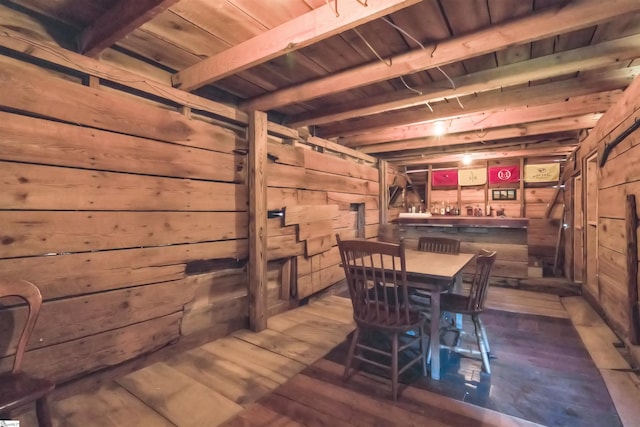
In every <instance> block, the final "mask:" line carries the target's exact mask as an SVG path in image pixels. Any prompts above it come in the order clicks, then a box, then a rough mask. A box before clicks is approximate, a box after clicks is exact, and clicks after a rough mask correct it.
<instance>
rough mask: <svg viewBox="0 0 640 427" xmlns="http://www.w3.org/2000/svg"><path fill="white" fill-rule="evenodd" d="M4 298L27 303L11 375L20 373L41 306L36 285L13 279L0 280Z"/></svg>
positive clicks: (0, 293) (40, 296)
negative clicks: (24, 320) (26, 311)
mask: <svg viewBox="0 0 640 427" xmlns="http://www.w3.org/2000/svg"><path fill="white" fill-rule="evenodd" d="M4 297H18V298H21V299H23V300H24V301H26V302H27V305H28V307H29V316H28V317H27V321H26V322H25V324H24V327H23V328H22V332H21V334H20V339H19V340H18V347H17V348H16V355H15V359H14V361H13V370H12V372H13V373H16V372H18V371H20V365H21V364H22V356H24V351H25V349H26V347H27V342H28V341H29V338H30V337H31V332H33V327H34V326H35V324H36V320H38V314H39V313H40V306H41V305H42V295H41V294H40V290H39V289H38V287H37V286H36V285H34V284H33V283H31V282H27V281H26V280H15V279H2V278H0V298H4Z"/></svg>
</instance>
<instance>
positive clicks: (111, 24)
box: [76, 0, 178, 57]
mask: <svg viewBox="0 0 640 427" xmlns="http://www.w3.org/2000/svg"><path fill="white" fill-rule="evenodd" d="M177 2H178V0H135V1H131V0H120V1H118V2H117V3H116V4H115V5H114V6H113V7H112V8H111V9H109V10H107V11H106V12H105V13H104V14H103V15H101V16H99V17H98V18H97V19H96V20H95V21H94V22H92V23H91V24H90V25H89V26H88V27H86V28H85V29H84V30H82V32H81V33H80V34H79V35H78V37H77V40H76V41H77V45H78V52H80V53H82V54H84V55H87V56H93V57H95V56H98V54H100V52H102V51H103V50H105V49H106V48H108V47H110V46H111V45H113V44H115V43H116V42H117V41H118V40H121V39H123V38H124V37H125V36H126V35H127V34H129V33H130V32H132V31H133V30H135V29H136V28H138V27H139V26H141V25H142V24H144V23H145V22H148V21H150V20H151V19H153V18H154V17H155V16H156V15H158V14H160V13H161V12H164V11H165V10H167V9H168V8H169V7H171V6H173V5H174V4H176V3H177Z"/></svg>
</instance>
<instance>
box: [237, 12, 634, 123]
mask: <svg viewBox="0 0 640 427" xmlns="http://www.w3.org/2000/svg"><path fill="white" fill-rule="evenodd" d="M637 11H640V2H639V1H638V0H615V1H614V0H611V1H609V2H607V5H606V7H603V3H602V1H600V0H583V1H579V2H571V3H568V4H563V5H560V6H555V7H551V8H548V9H544V10H543V11H541V12H539V13H536V14H534V15H531V16H529V17H525V18H522V19H516V20H512V21H509V22H506V23H504V24H499V25H494V26H491V27H490V28H486V29H484V30H480V31H476V32H474V33H470V34H467V35H464V36H461V37H456V38H454V39H449V40H443V41H440V42H438V43H435V44H432V45H429V46H427V47H426V48H425V49H424V50H423V49H416V50H413V51H411V52H407V53H404V54H401V55H398V56H395V57H393V58H392V60H391V66H388V65H387V64H385V63H382V62H381V61H373V62H372V63H369V64H366V65H363V66H360V67H355V68H352V69H350V70H346V71H343V72H340V73H334V74H332V75H330V76H327V77H323V78H320V79H316V80H313V81H311V82H308V83H303V84H300V85H296V86H293V87H290V88H286V89H281V90H279V91H276V92H272V93H269V94H266V95H263V96H259V97H257V98H254V99H251V100H248V101H245V102H243V103H241V104H240V106H241V108H243V109H245V110H262V111H267V110H271V109H274V108H277V107H280V106H283V105H289V104H294V103H299V102H301V101H305V100H309V99H314V98H319V97H321V96H326V95H329V94H333V93H337V92H342V91H345V90H349V89H353V88H356V87H360V86H365V85H368V84H372V83H376V82H380V81H383V80H389V79H392V78H395V77H400V76H402V75H405V74H411V73H415V72H418V71H421V70H426V69H431V68H435V67H436V66H443V65H447V64H451V63H453V62H457V61H462V60H464V59H469V58H473V57H475V56H479V55H483V54H488V53H492V52H494V51H496V50H501V49H505V48H507V47H510V46H513V45H517V44H522V43H528V42H532V41H534V40H539V39H542V38H545V37H551V36H554V35H557V34H562V33H566V32H570V31H573V30H578V29H581V28H585V27H589V26H591V25H595V24H598V23H600V22H604V21H607V20H609V19H612V18H615V17H617V16H620V15H626V14H630V13H633V12H637Z"/></svg>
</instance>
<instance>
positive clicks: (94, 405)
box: [24, 383, 174, 427]
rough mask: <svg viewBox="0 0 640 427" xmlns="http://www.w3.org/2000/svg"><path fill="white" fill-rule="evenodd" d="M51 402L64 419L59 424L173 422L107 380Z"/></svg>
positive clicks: (161, 425) (101, 426) (108, 426)
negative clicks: (101, 384)
mask: <svg viewBox="0 0 640 427" xmlns="http://www.w3.org/2000/svg"><path fill="white" fill-rule="evenodd" d="M50 405H51V410H52V415H53V418H54V419H57V420H60V421H61V422H60V423H59V425H60V426H67V427H84V426H96V427H119V426H123V425H137V426H158V427H165V426H167V427H168V426H173V425H174V424H172V423H171V422H169V420H167V419H166V418H164V417H163V416H161V415H160V414H159V413H157V412H156V411H154V410H153V409H152V408H150V407H149V406H147V405H145V404H144V403H143V402H142V401H141V400H139V399H138V398H137V397H135V396H134V395H132V394H131V393H129V392H128V391H127V390H125V389H124V388H123V387H121V386H119V385H118V384H116V383H108V384H106V385H104V386H103V387H101V388H100V389H98V390H97V391H95V392H91V393H82V394H77V395H75V396H71V397H69V398H67V399H64V400H61V401H57V402H52V403H51V404H50ZM89 408H90V409H89ZM24 425H25V426H28V425H37V424H26V423H25V424H24Z"/></svg>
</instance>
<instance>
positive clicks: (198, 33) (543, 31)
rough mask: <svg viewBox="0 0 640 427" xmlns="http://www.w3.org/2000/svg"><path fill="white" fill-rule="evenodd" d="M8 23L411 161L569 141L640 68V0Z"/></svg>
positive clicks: (150, 8) (28, 3) (393, 2)
mask: <svg viewBox="0 0 640 427" xmlns="http://www.w3.org/2000/svg"><path fill="white" fill-rule="evenodd" d="M2 27H4V28H6V29H9V30H11V31H15V32H21V33H23V34H26V35H28V36H29V37H32V38H37V39H44V40H47V41H50V42H55V43H56V44H58V45H60V46H63V47H66V48H69V49H72V50H76V51H80V52H82V53H83V54H85V55H88V56H94V57H97V58H100V60H102V61H105V62H109V63H113V64H116V65H118V66H120V67H123V68H127V69H129V70H132V71H134V72H136V73H139V74H141V75H144V76H145V77H146V78H149V79H153V80H155V81H160V82H163V83H165V84H167V85H173V86H175V87H179V88H181V89H184V90H189V91H193V92H195V93H198V94H200V95H202V96H205V97H208V98H211V99H214V100H217V101H220V102H225V103H231V104H233V105H236V106H238V107H239V108H241V109H244V110H250V109H259V110H263V111H268V112H269V114H270V117H271V119H272V120H274V121H277V122H279V123H282V124H285V125H287V126H290V127H294V128H298V127H309V130H310V132H311V134H313V135H316V136H320V137H323V138H329V139H333V138H335V140H336V141H338V142H340V143H342V144H344V145H347V146H349V147H353V148H356V149H359V150H362V151H363V152H365V153H370V154H373V155H376V156H378V157H382V158H386V159H389V160H391V161H393V162H395V163H397V164H399V165H406V166H411V165H424V164H427V163H439V162H456V161H459V160H460V159H461V156H462V154H464V153H473V155H474V156H476V157H477V158H483V159H489V158H495V157H500V156H505V155H506V156H520V155H538V154H566V153H567V152H569V151H570V150H571V149H572V147H573V146H575V145H576V144H577V141H578V138H579V137H580V135H581V134H582V132H584V130H585V129H589V128H591V127H593V126H594V124H595V123H596V122H597V120H598V118H599V117H600V116H601V114H602V113H603V112H604V111H606V110H607V109H608V108H609V106H610V105H611V104H612V103H614V102H615V101H616V100H617V99H618V98H619V96H620V94H621V92H622V90H624V88H626V86H628V84H629V83H630V82H631V80H632V79H633V78H634V77H635V76H636V75H638V73H639V72H640V60H639V59H638V58H640V1H638V0H607V1H601V0H573V1H565V0H421V1H420V0H337V1H336V0H330V1H328V0H269V1H264V0H136V1H130V0H12V1H8V0H0V30H2ZM442 132H445V133H444V134H442V135H441V134H440V133H442Z"/></svg>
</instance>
